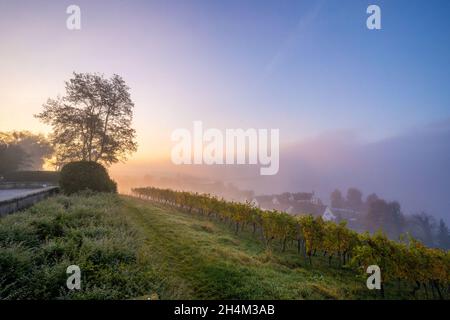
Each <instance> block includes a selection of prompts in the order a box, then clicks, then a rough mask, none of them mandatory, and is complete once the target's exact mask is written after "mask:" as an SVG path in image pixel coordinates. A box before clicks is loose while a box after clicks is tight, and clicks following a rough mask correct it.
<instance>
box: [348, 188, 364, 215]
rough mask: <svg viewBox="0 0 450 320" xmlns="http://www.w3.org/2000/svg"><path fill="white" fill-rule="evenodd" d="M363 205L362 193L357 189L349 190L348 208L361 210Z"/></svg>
mask: <svg viewBox="0 0 450 320" xmlns="http://www.w3.org/2000/svg"><path fill="white" fill-rule="evenodd" d="M362 205H363V201H362V192H361V191H359V190H358V189H356V188H349V189H348V190H347V206H348V207H349V208H350V209H353V210H356V211H358V210H361V208H362Z"/></svg>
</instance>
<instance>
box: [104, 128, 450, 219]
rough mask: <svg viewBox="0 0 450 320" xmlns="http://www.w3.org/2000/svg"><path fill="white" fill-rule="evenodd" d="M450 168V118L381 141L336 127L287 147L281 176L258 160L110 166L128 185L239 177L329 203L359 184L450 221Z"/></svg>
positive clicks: (238, 181)
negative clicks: (337, 192)
mask: <svg viewBox="0 0 450 320" xmlns="http://www.w3.org/2000/svg"><path fill="white" fill-rule="evenodd" d="M449 168H450V120H448V121H444V122H440V123H434V124H432V125H429V126H426V127H421V128H416V129H412V130H410V131H408V132H405V133H403V134H400V135H397V136H394V137H390V138H386V139H383V140H379V141H376V142H362V139H361V138H360V136H359V135H358V134H357V133H355V132H351V131H338V132H330V133H326V134H323V135H320V136H317V137H315V138H312V139H309V140H307V141H303V142H298V143H295V144H292V145H290V146H285V147H282V148H281V150H280V170H279V173H278V174H277V175H275V176H260V175H259V166H248V165H240V166H236V165H223V166H206V165H196V166H195V165H192V166H186V165H185V166H183V165H181V166H175V165H172V164H171V163H170V162H169V161H167V162H163V161H161V162H155V163H133V162H129V163H127V164H126V165H125V166H116V167H114V168H113V170H112V171H113V176H114V178H115V179H117V180H118V182H119V185H120V187H121V190H122V191H126V190H128V189H129V188H130V187H133V186H143V185H149V184H153V185H157V184H158V181H160V180H158V178H160V177H172V179H174V180H177V179H180V180H183V181H185V184H184V185H186V184H189V182H188V181H196V183H197V182H199V181H204V182H205V183H212V182H215V181H220V182H224V183H233V184H234V185H235V186H237V187H239V188H241V189H246V190H253V191H255V193H256V194H266V193H269V194H272V193H281V192H285V191H290V192H298V191H314V192H315V193H316V194H317V195H318V196H319V197H320V198H321V199H322V201H323V202H324V203H329V194H330V193H331V192H332V191H333V190H334V189H336V188H339V189H341V190H342V191H343V192H345V191H346V190H347V188H349V187H357V188H359V189H360V190H361V191H362V192H363V193H364V196H367V195H368V194H370V193H373V192H374V193H376V194H377V195H378V196H380V197H382V198H385V199H387V200H397V201H399V202H400V203H401V205H402V208H403V212H404V213H405V214H411V213H417V212H420V211H426V212H427V213H430V214H432V215H434V216H435V217H438V218H444V219H445V220H446V221H447V222H449V221H450V194H449V193H450V172H449ZM145 176H146V179H144V177H145ZM156 177H158V178H156ZM155 178H156V179H155Z"/></svg>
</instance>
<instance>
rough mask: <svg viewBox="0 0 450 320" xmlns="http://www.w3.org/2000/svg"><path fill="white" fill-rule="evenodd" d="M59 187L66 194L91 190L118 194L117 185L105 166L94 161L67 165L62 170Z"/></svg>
mask: <svg viewBox="0 0 450 320" xmlns="http://www.w3.org/2000/svg"><path fill="white" fill-rule="evenodd" d="M59 185H60V187H61V189H62V191H63V192H64V193H65V194H69V195H70V194H73V193H76V192H79V191H84V190H91V191H96V192H111V193H116V192H117V184H116V183H115V182H114V181H113V180H111V178H110V177H109V175H108V171H107V170H106V168H105V167H104V166H102V165H101V164H99V163H97V162H93V161H76V162H71V163H68V164H66V165H65V166H64V167H63V168H62V170H61V178H60V181H59Z"/></svg>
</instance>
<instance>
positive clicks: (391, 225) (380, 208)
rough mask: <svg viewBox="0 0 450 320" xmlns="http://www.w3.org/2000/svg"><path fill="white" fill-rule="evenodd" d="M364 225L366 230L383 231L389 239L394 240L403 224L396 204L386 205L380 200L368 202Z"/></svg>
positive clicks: (401, 214)
mask: <svg viewBox="0 0 450 320" xmlns="http://www.w3.org/2000/svg"><path fill="white" fill-rule="evenodd" d="M366 223H367V229H368V230H370V231H377V230H383V231H384V232H386V234H387V235H388V236H389V237H390V238H391V239H396V238H398V236H399V235H400V233H401V232H402V230H403V227H404V223H405V222H404V216H403V213H402V212H401V208H400V204H399V203H398V202H396V201H393V202H389V203H388V202H386V201H385V200H382V199H376V200H375V199H374V200H373V201H371V202H370V206H369V209H368V212H367V217H366Z"/></svg>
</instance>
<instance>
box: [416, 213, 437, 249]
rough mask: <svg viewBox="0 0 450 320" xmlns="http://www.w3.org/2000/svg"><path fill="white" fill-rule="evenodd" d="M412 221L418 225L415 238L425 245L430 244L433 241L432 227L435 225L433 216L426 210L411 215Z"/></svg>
mask: <svg viewBox="0 0 450 320" xmlns="http://www.w3.org/2000/svg"><path fill="white" fill-rule="evenodd" d="M412 221H413V223H414V224H415V225H416V226H417V227H418V229H419V233H418V234H417V235H416V238H418V239H420V240H421V241H422V242H423V243H424V244H425V245H427V246H432V245H433V244H434V241H433V228H434V226H435V224H434V222H435V220H434V218H433V216H431V215H429V214H427V213H426V212H421V213H419V214H415V215H413V216H412Z"/></svg>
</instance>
